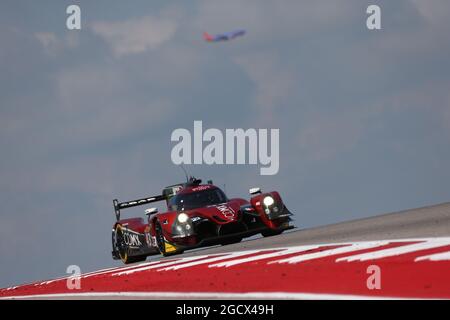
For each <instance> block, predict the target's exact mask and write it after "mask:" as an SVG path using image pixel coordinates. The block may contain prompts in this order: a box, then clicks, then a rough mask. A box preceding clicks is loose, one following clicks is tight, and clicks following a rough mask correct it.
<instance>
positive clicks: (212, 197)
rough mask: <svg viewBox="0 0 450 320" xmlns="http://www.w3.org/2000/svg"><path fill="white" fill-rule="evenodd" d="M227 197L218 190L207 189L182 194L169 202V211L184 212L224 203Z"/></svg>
mask: <svg viewBox="0 0 450 320" xmlns="http://www.w3.org/2000/svg"><path fill="white" fill-rule="evenodd" d="M226 201H227V197H226V196H225V194H224V193H223V191H222V190H220V189H208V190H203V191H198V192H193V193H182V194H178V195H176V196H174V197H173V198H172V199H170V200H169V203H168V207H169V210H173V211H184V210H191V209H196V208H200V207H206V206H209V205H213V204H219V203H224V202H226Z"/></svg>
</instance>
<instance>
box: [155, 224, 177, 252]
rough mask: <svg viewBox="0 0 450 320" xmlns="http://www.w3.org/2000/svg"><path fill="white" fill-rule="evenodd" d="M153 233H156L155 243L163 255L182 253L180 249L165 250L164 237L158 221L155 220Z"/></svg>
mask: <svg viewBox="0 0 450 320" xmlns="http://www.w3.org/2000/svg"><path fill="white" fill-rule="evenodd" d="M155 234H156V244H157V246H158V250H159V252H160V253H161V254H162V255H163V256H164V257H167V256H171V255H174V254H180V253H183V251H180V250H177V251H173V252H167V250H166V238H165V237H164V234H163V231H162V227H161V224H160V223H159V222H156V224H155Z"/></svg>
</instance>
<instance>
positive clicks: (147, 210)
mask: <svg viewBox="0 0 450 320" xmlns="http://www.w3.org/2000/svg"><path fill="white" fill-rule="evenodd" d="M154 213H158V209H157V208H150V209H145V215H146V216H148V217H149V216H150V215H152V214H154Z"/></svg>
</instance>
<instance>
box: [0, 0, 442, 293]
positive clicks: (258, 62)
mask: <svg viewBox="0 0 450 320" xmlns="http://www.w3.org/2000/svg"><path fill="white" fill-rule="evenodd" d="M74 3H76V4H79V5H80V6H81V9H82V30H81V31H68V30H67V29H66V27H65V23H66V18H67V15H66V13H65V10H66V7H67V6H68V5H69V4H74ZM369 4H378V5H380V6H381V8H382V30H381V31H369V30H367V28H366V17H367V15H366V13H365V11H366V8H367V6H368V5H369ZM449 16H450V2H449V1H447V0H431V1H430V0H417V1H414V0H397V1H376V0H373V1H361V0H355V1H297V0H293V1H252V0H245V1H234V0H226V1H224V0H221V1H189V2H187V1H147V0H145V1H144V0H141V1H137V0H135V1H112V0H107V1H106V0H105V1H100V0H96V1H60V0H53V1H45V0H42V1H31V0H30V1H24V0H2V1H1V3H0V150H1V151H0V154H1V156H0V203H1V207H0V286H7V285H10V284H16V283H23V282H29V281H33V280H40V279H42V278H51V277H53V276H57V275H63V274H64V273H65V270H66V267H67V266H68V265H69V264H78V265H80V266H81V268H82V271H85V272H86V271H91V270H95V269H96V268H99V267H106V266H111V265H118V263H117V262H113V261H112V260H111V255H110V250H111V244H110V228H111V226H112V223H113V221H114V215H113V211H112V204H111V200H112V199H113V198H114V197H118V198H119V199H122V200H127V199H131V198H135V197H140V196H146V195H152V194H157V193H159V192H160V191H161V188H162V187H163V186H165V185H168V184H172V183H176V182H178V181H180V180H182V179H183V174H182V171H181V170H180V169H179V168H177V167H176V166H174V165H173V164H172V163H171V160H170V150H171V148H172V146H173V144H171V142H170V134H171V132H172V131H173V130H174V129H176V128H183V127H184V128H188V129H189V130H192V128H193V121H194V120H203V125H204V127H205V128H211V127H216V128H220V129H225V128H239V127H243V128H280V135H281V150H280V171H279V174H278V175H276V176H265V177H263V176H260V175H259V168H258V167H257V166H212V167H208V166H188V170H189V171H190V173H191V174H194V175H197V176H199V177H202V178H205V179H207V178H212V179H213V180H214V181H215V182H216V183H217V184H218V185H223V184H226V191H227V193H228V194H229V195H230V196H242V195H246V194H247V190H248V188H249V187H252V186H261V187H262V188H263V189H265V190H267V189H276V190H279V191H280V192H281V193H282V195H283V196H284V199H285V201H286V203H287V204H288V206H289V208H290V209H291V211H293V212H294V213H295V218H296V224H297V226H299V227H311V226H318V225H323V224H328V223H333V222H338V221H344V220H348V219H354V218H361V217H367V216H371V215H374V214H380V213H385V212H390V211H395V210H401V209H407V208H412V207H418V206H423V205H427V204H434V203H439V202H445V201H448V200H450V195H449V190H450V170H449V163H450V90H449V89H450V63H449V57H450V42H449V30H450V28H449V23H448V19H449V18H448V17H449ZM238 28H244V29H246V30H247V31H248V34H247V35H246V36H245V37H242V38H239V39H236V40H235V41H233V42H228V43H217V44H209V43H205V42H204V41H203V40H202V38H201V36H202V32H203V31H209V32H210V33H215V32H223V31H230V30H233V29H238ZM143 209H144V208H141V209H139V210H135V211H132V212H130V214H134V215H136V214H138V215H143Z"/></svg>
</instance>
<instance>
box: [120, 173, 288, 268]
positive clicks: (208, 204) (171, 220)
mask: <svg viewBox="0 0 450 320" xmlns="http://www.w3.org/2000/svg"><path fill="white" fill-rule="evenodd" d="M249 191H250V194H251V198H250V200H249V201H247V200H245V199H241V198H234V199H228V198H227V196H226V195H225V193H224V192H223V191H222V190H221V189H220V188H218V187H217V186H215V185H213V183H212V181H208V183H207V184H202V181H201V180H200V179H196V178H193V177H191V178H190V179H187V181H186V182H185V183H180V184H176V185H172V186H168V187H165V188H164V189H163V191H162V194H161V195H157V196H152V197H146V198H141V199H137V200H132V201H126V202H119V201H118V200H117V199H114V200H113V205H114V211H115V215H116V222H115V223H114V226H113V228H112V257H113V259H116V260H118V259H120V260H122V262H123V263H125V264H128V263H133V262H138V261H144V260H145V259H146V257H147V256H150V255H154V254H162V255H163V256H168V255H173V254H178V253H182V252H183V251H184V250H186V249H192V248H196V247H201V246H208V245H219V244H220V245H227V244H231V243H237V242H240V241H241V240H242V239H243V238H246V237H250V236H253V235H256V234H258V233H261V234H262V235H263V236H264V237H268V236H273V235H278V234H280V233H282V232H283V231H285V230H287V229H291V228H293V225H292V223H291V222H292V219H291V216H292V213H291V212H290V211H289V210H288V209H287V208H286V206H285V204H284V203H283V200H282V199H281V197H280V195H279V193H278V192H276V191H272V192H265V193H263V192H261V189H260V188H252V189H250V190H249ZM158 201H165V202H166V205H167V211H165V212H158V209H157V208H148V209H146V210H145V214H146V215H147V219H146V221H145V220H144V219H143V218H131V219H121V210H122V209H127V208H131V207H136V206H142V205H146V204H149V203H153V202H158Z"/></svg>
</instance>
